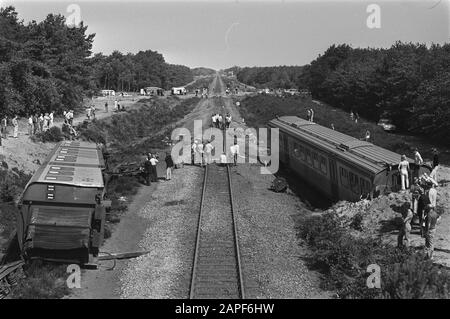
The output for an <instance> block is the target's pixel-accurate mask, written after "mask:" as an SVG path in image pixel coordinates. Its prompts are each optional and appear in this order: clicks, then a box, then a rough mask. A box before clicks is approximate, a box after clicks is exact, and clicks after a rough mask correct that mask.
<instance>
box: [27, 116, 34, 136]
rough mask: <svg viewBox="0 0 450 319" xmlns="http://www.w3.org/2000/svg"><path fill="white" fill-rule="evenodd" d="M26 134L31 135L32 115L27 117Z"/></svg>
mask: <svg viewBox="0 0 450 319" xmlns="http://www.w3.org/2000/svg"><path fill="white" fill-rule="evenodd" d="M28 135H30V136H33V115H30V116H29V117H28Z"/></svg>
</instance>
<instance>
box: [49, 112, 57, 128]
mask: <svg viewBox="0 0 450 319" xmlns="http://www.w3.org/2000/svg"><path fill="white" fill-rule="evenodd" d="M54 113H55V112H54V111H51V112H50V114H49V115H48V117H49V118H50V121H49V127H53V121H54V119H55V118H54Z"/></svg>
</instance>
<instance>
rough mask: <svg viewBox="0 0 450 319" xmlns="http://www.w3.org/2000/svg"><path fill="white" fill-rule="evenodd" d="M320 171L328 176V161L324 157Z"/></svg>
mask: <svg viewBox="0 0 450 319" xmlns="http://www.w3.org/2000/svg"><path fill="white" fill-rule="evenodd" d="M320 170H321V171H322V173H324V174H325V175H327V160H326V159H325V157H323V156H321V157H320Z"/></svg>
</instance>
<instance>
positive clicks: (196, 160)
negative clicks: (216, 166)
mask: <svg viewBox="0 0 450 319" xmlns="http://www.w3.org/2000/svg"><path fill="white" fill-rule="evenodd" d="M213 149H214V146H213V145H212V144H211V141H206V142H203V141H199V140H195V141H194V143H192V146H191V158H192V164H193V165H195V164H200V166H203V165H208V164H211V163H212V151H213Z"/></svg>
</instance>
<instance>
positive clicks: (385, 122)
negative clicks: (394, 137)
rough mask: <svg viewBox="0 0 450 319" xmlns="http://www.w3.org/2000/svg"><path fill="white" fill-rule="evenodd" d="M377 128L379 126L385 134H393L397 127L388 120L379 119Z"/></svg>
mask: <svg viewBox="0 0 450 319" xmlns="http://www.w3.org/2000/svg"><path fill="white" fill-rule="evenodd" d="M378 126H381V127H382V128H383V130H385V131H386V132H394V131H395V130H396V129H397V127H396V126H395V125H394V124H392V121H391V120H390V119H385V118H384V119H380V121H379V122H378Z"/></svg>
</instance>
